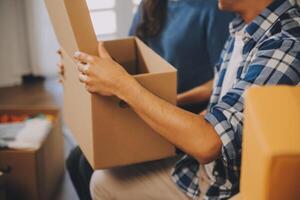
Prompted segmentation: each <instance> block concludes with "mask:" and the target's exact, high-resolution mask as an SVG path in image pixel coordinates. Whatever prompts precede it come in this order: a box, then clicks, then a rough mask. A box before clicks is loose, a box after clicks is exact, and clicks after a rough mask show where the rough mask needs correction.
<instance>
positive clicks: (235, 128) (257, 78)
mask: <svg viewBox="0 0 300 200" xmlns="http://www.w3.org/2000/svg"><path fill="white" fill-rule="evenodd" d="M254 54H255V55H254V56H253V57H252V59H251V60H250V61H248V63H249V64H247V67H245V68H244V69H243V72H242V73H241V75H240V78H239V79H237V81H236V82H235V83H234V86H233V88H232V89H230V90H229V91H228V93H227V94H226V95H225V96H224V97H223V98H222V99H221V100H220V101H219V102H218V103H216V104H214V105H212V106H211V107H210V109H209V112H208V114H207V115H206V116H205V118H206V120H207V121H208V122H209V123H211V124H212V125H213V127H214V128H215V130H216V132H217V134H218V135H219V136H220V138H221V141H222V143H223V146H222V160H223V162H224V164H225V166H227V167H229V168H231V169H234V168H235V167H237V165H238V164H237V163H236V162H238V160H239V157H240V154H241V145H242V129H243V109H244V94H245V90H246V89H247V88H249V87H251V86H262V85H299V80H300V62H299V60H300V43H299V40H297V39H293V38H289V39H284V38H282V37H280V38H275V37H274V38H272V37H271V38H269V39H268V40H266V41H265V42H263V43H262V44H261V45H260V46H259V48H257V50H256V52H255V53H254ZM219 87H220V86H219Z"/></svg>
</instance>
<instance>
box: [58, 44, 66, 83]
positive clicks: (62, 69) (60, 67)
mask: <svg viewBox="0 0 300 200" xmlns="http://www.w3.org/2000/svg"><path fill="white" fill-rule="evenodd" d="M57 54H58V55H59V56H60V62H59V63H58V64H57V67H58V74H59V82H60V83H62V82H63V79H64V75H65V67H64V65H63V64H62V62H61V59H62V58H63V54H62V51H61V49H59V50H58V51H57Z"/></svg>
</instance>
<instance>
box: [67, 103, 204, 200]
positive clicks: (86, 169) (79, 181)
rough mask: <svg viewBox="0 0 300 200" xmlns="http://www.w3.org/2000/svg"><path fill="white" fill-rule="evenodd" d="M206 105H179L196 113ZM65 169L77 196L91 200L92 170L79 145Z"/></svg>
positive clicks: (179, 152) (178, 151) (180, 152)
mask: <svg viewBox="0 0 300 200" xmlns="http://www.w3.org/2000/svg"><path fill="white" fill-rule="evenodd" d="M206 106H207V103H203V104H193V105H185V106H180V107H181V108H182V109H184V110H187V111H190V112H193V113H195V114H198V113H200V112H202V111H203V110H204V109H206ZM177 153H178V154H182V153H183V152H182V151H181V150H179V149H177ZM67 169H68V171H69V174H70V177H71V180H72V182H73V185H74V187H75V190H76V192H77V194H78V196H79V198H80V199H81V200H91V194H90V190H89V185H90V180H91V177H92V174H93V171H94V170H93V168H92V167H91V166H90V164H89V162H88V161H87V160H86V158H85V157H84V155H83V153H82V151H81V149H80V148H79V147H75V148H74V149H73V150H72V152H71V153H70V155H69V157H68V159H67Z"/></svg>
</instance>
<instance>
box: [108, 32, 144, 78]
mask: <svg viewBox="0 0 300 200" xmlns="http://www.w3.org/2000/svg"><path fill="white" fill-rule="evenodd" d="M104 47H105V48H106V50H107V51H108V53H109V54H110V56H111V57H112V58H113V59H114V60H115V61H116V62H117V63H119V64H120V65H122V66H123V67H124V68H125V69H126V71H127V72H128V73H130V74H132V75H134V74H137V73H138V71H137V64H138V63H137V55H136V54H137V53H136V48H135V47H136V44H135V40H134V37H132V38H126V39H118V40H111V41H106V42H104Z"/></svg>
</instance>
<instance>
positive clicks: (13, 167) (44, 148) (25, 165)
mask: <svg viewBox="0 0 300 200" xmlns="http://www.w3.org/2000/svg"><path fill="white" fill-rule="evenodd" d="M41 113H43V114H50V115H53V116H55V120H54V122H53V126H52V129H51V132H50V133H49V135H48V136H47V138H46V139H45V140H44V142H43V144H42V145H41V147H40V148H39V149H36V150H35V149H32V150H0V170H1V171H4V172H5V175H4V180H3V181H4V183H5V190H6V197H7V199H8V200H10V199H12V200H19V199H20V200H26V199H28V200H39V199H44V200H48V199H49V200H50V199H53V195H54V194H55V191H56V190H57V189H58V186H59V185H60V184H59V183H60V181H61V178H62V175H63V173H64V150H63V137H62V132H61V122H60V114H59V111H58V109H56V108H29V107H18V108H16V107H1V108H0V114H15V115H19V114H28V115H37V114H41Z"/></svg>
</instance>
